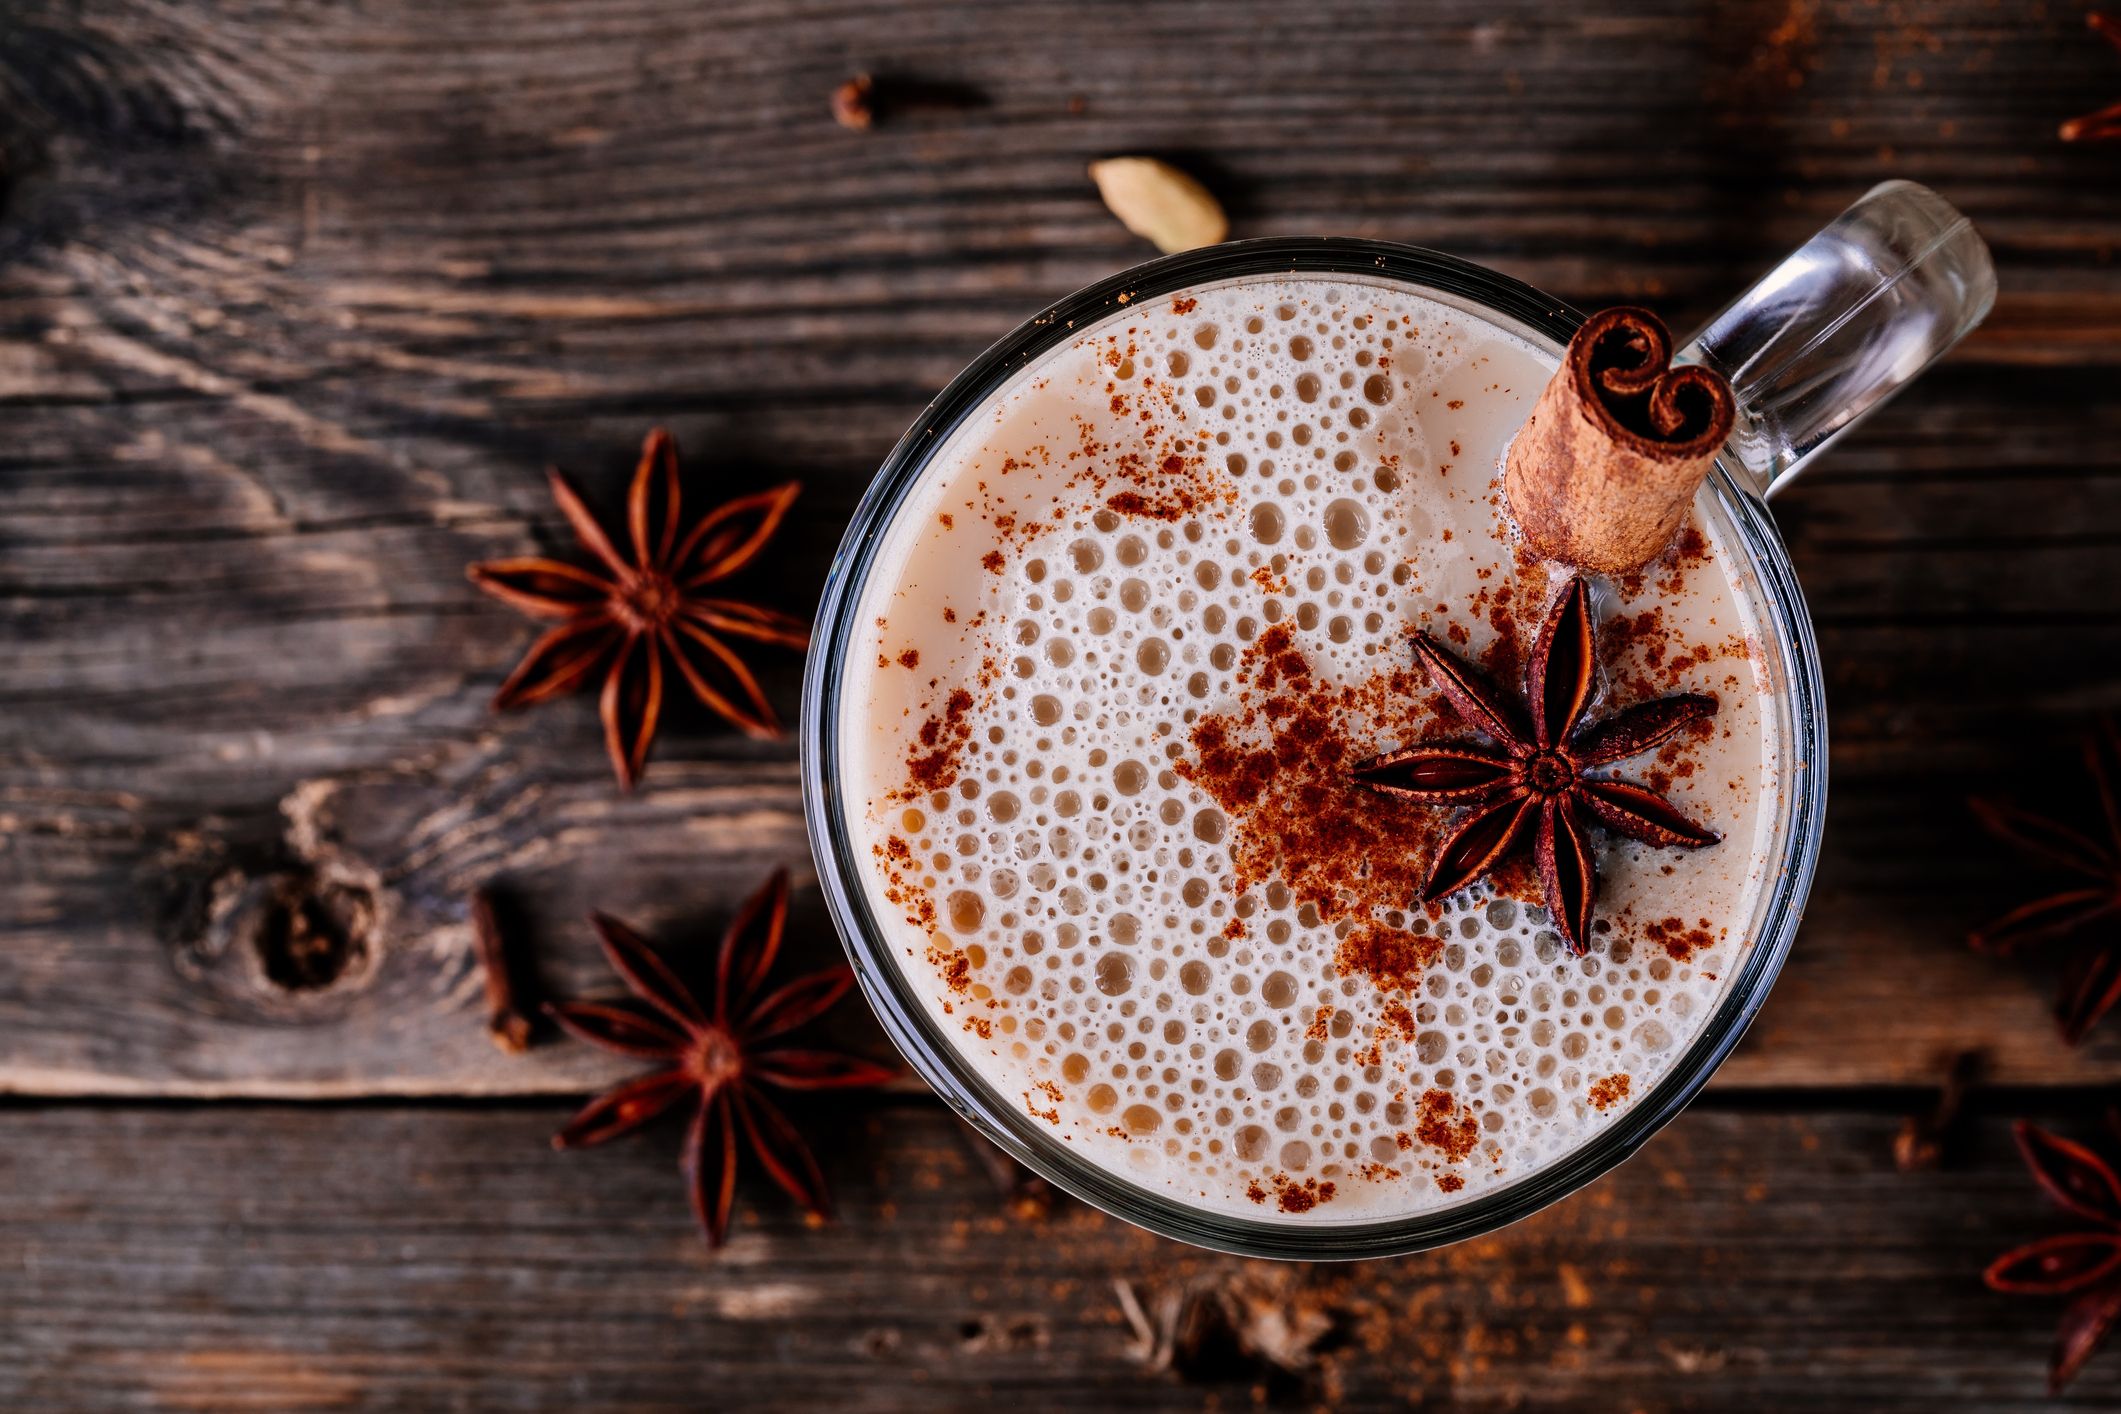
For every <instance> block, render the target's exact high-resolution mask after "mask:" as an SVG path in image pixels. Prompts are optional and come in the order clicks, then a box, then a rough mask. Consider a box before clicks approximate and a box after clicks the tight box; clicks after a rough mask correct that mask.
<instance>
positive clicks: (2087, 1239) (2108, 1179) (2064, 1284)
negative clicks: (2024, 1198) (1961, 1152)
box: [1981, 1115, 2121, 1394]
mask: <svg viewBox="0 0 2121 1414" xmlns="http://www.w3.org/2000/svg"><path fill="white" fill-rule="evenodd" d="M2108 1120H2109V1122H2110V1123H2111V1121H2112V1116H2111V1115H2109V1116H2108ZM2014 1132H2015V1133H2016V1135H2017V1138H2018V1152H2019V1153H2021V1154H2023V1155H2024V1156H2025V1166H2026V1167H2027V1168H2028V1169H2030V1170H2032V1175H2033V1179H2034V1181H2035V1182H2037V1183H2038V1184H2039V1185H2040V1187H2041V1188H2043V1189H2045V1190H2046V1191H2047V1196H2048V1197H2050V1198H2052V1199H2054V1200H2055V1201H2056V1202H2057V1203H2059V1204H2061V1205H2062V1207H2063V1209H2064V1210H2065V1211H2067V1212H2068V1213H2069V1214H2070V1215H2071V1216H2073V1217H2076V1218H2080V1219H2082V1220H2083V1221H2084V1222H2085V1223H2087V1224H2089V1226H2088V1227H2084V1228H2081V1229H2079V1230H2078V1231H2076V1232H2067V1233H2063V1234H2062V1235H2060V1236H2059V1237H2044V1238H2042V1239H2040V1240H2039V1241H2038V1242H2029V1243H2027V1244H2026V1245H2025V1246H2023V1247H2014V1248H2012V1249H2011V1250H2010V1251H2008V1252H2006V1253H2004V1254H2003V1255H2002V1256H2001V1257H1998V1258H1997V1259H1996V1260H1995V1261H1993V1262H1991V1263H1990V1264H1989V1267H1988V1270H1987V1271H1985V1272H1983V1273H1982V1274H1981V1277H1982V1280H1983V1281H1986V1282H1987V1283H1988V1285H1989V1288H1990V1290H1992V1291H2003V1292H2009V1293H2011V1294H2013V1295H2020V1294H2024V1295H2034V1296H2060V1295H2065V1294H2068V1293H2070V1292H2081V1293H2082V1295H2080V1296H2078V1297H2077V1299H2076V1300H2075V1301H2073V1302H2071V1303H2070V1305H2069V1307H2068V1309H2066V1310H2065V1311H2063V1313H2062V1328H2061V1330H2060V1332H2059V1333H2058V1335H2057V1338H2056V1341H2055V1352H2054V1355H2053V1356H2052V1357H2051V1358H2050V1359H2049V1361H2048V1367H2047V1387H2048V1390H2049V1391H2050V1392H2051V1393H2057V1394H2059V1393H2060V1392H2061V1391H2062V1388H2063V1387H2064V1386H2065V1385H2067V1384H2068V1383H2069V1382H2070V1381H2071V1380H2073V1379H2075V1378H2076V1376H2077V1372H2078V1371H2079V1370H2081V1369H2083V1368H2084V1362H2085V1361H2087V1360H2089V1359H2091V1357H2092V1356H2093V1355H2094V1354H2095V1353H2097V1351H2098V1349H2099V1347H2100V1345H2101V1344H2102V1343H2104V1341H2105V1340H2106V1338H2107V1336H2108V1335H2109V1334H2111V1333H2112V1331H2113V1329H2114V1323H2115V1321H2116V1320H2117V1319H2121V1179H2117V1178H2116V1177H2115V1176H2114V1171H2113V1169H2112V1168H2110V1167H2109V1166H2108V1165H2107V1163H2106V1161H2105V1160H2103V1159H2101V1158H2100V1157H2099V1156H2098V1155H2097V1154H2094V1153H2093V1152H2092V1151H2091V1150H2089V1149H2087V1148H2085V1147H2084V1146H2083V1145H2082V1144H2073V1143H2071V1142H2070V1141H2069V1140H2067V1139H2062V1138H2059V1137H2057V1136H2056V1135H2053V1134H2050V1133H2048V1132H2047V1131H2046V1130H2044V1129H2040V1128H2037V1127H2036V1126H2034V1125H2030V1124H2027V1123H2025V1122H2024V1121H2023V1120H2020V1121H2019V1122H2018V1124H2017V1125H2016V1126H2014Z"/></svg>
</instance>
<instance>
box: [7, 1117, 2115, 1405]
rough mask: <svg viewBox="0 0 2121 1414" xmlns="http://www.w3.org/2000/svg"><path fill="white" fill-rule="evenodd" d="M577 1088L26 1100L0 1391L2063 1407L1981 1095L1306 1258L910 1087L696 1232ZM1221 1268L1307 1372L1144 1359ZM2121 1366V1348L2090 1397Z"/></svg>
mask: <svg viewBox="0 0 2121 1414" xmlns="http://www.w3.org/2000/svg"><path fill="white" fill-rule="evenodd" d="M563 1113H564V1111H563V1110H561V1109H558V1108H551V1107H545V1106H529V1107H508V1108H501V1109H493V1110H479V1109H441V1110H401V1109H378V1108H374V1107H366V1106H361V1107H349V1108H322V1109H319V1108H313V1107H307V1108H299V1109H297V1108H275V1107H265V1108H260V1107H252V1106H209V1107H180V1108H175V1109H158V1108H144V1109H143V1108H131V1107H125V1106H110V1107H99V1108H87V1109H83V1108H62V1109H46V1108H41V1107H24V1108H17V1109H15V1110H14V1111H12V1112H11V1113H9V1114H8V1115H7V1117H6V1121H5V1122H6V1126H7V1130H8V1134H9V1142H8V1144H7V1145H6V1146H5V1147H4V1148H0V1184H4V1186H5V1189H6V1191H7V1192H8V1193H9V1194H10V1201H9V1203H8V1204H7V1206H6V1209H5V1211H4V1212H0V1251H4V1252H6V1253H8V1254H9V1260H8V1268H9V1270H8V1275H7V1280H6V1281H5V1282H4V1283H0V1331H5V1332H6V1333H7V1339H6V1340H4V1341H0V1402H4V1403H5V1404H6V1405H7V1407H8V1408H10V1409H23V1410H27V1409H47V1408H49V1409H60V1408H64V1409H77V1408H84V1407H93V1408H98V1409H121V1408H150V1407H152V1408H212V1409H232V1408H273V1409H305V1408H312V1407H326V1408H332V1409H349V1410H359V1409H398V1408H408V1407H418V1408H443V1407H449V1408H456V1407H467V1408H468V1407H477V1408H480V1409H542V1408H561V1407H565V1408H582V1407H595V1408H627V1409H663V1408H668V1409H680V1408H686V1409H690V1408H698V1407H701V1406H702V1405H710V1406H712V1407H717V1408H739V1407H746V1408H748V1407H761V1406H767V1407H775V1408H811V1409H815V1408H828V1407H829V1408H846V1409H878V1410H882V1409H893V1408H903V1407H905V1404H906V1401H907V1400H908V1399H917V1400H918V1402H919V1403H920V1404H921V1405H922V1406H923V1407H926V1408H969V1407H987V1408H991V1407H993V1403H994V1401H996V1400H998V1399H1013V1400H1028V1401H1031V1402H1032V1403H1033V1404H1034V1405H1035V1406H1036V1407H1038V1408H1042V1409H1044V1408H1083V1409H1092V1408H1097V1409H1104V1408H1117V1407H1124V1408H1148V1407H1156V1406H1164V1405H1173V1404H1181V1403H1182V1404H1198V1403H1199V1402H1200V1401H1201V1400H1203V1399H1206V1398H1210V1397H1214V1398H1218V1399H1220V1400H1221V1401H1222V1402H1223V1403H1224V1404H1226V1405H1239V1406H1242V1405H1244V1404H1246V1403H1248V1402H1250V1400H1251V1398H1252V1397H1253V1396H1252V1386H1253V1385H1254V1384H1261V1385H1265V1386H1266V1387H1267V1391H1268V1392H1269V1393H1270V1394H1271V1395H1273V1396H1274V1397H1275V1399H1276V1402H1280V1401H1281V1400H1283V1399H1288V1400H1290V1401H1293V1402H1297V1403H1310V1404H1315V1403H1317V1402H1319V1401H1322V1400H1325V1399H1329V1398H1337V1399H1338V1400H1339V1402H1340V1404H1341V1406H1342V1407H1348V1408H1377V1407H1383V1406H1389V1405H1400V1404H1403V1403H1409V1402H1414V1401H1432V1402H1434V1404H1436V1405H1437V1406H1439V1407H1441V1406H1444V1405H1448V1406H1449V1407H1451V1408H1454V1409H1456V1408H1462V1409H1476V1410H1502V1409H1516V1408H1522V1407H1526V1406H1533V1407H1538V1408H1552V1409H1567V1410H1576V1409H1584V1410H1589V1409H1608V1408H1611V1407H1613V1403H1612V1401H1613V1398H1614V1395H1615V1393H1616V1392H1624V1394H1625V1398H1626V1400H1627V1401H1628V1403H1627V1407H1629V1408H1635V1409H1641V1410H1645V1411H1677V1410H1691V1409H1703V1410H1709V1409H1730V1408H1795V1407H1799V1406H1800V1405H1802V1407H1805V1408H1811V1409H1821V1410H1839V1409H1856V1408H1863V1409H1905V1410H1922V1411H1929V1410H1934V1409H1939V1408H1972V1407H1979V1408H1981V1409H1985V1410H2026V1411H2033V1410H2040V1409H2045V1408H2047V1407H2049V1406H2048V1405H2047V1404H2046V1403H2045V1401H2044V1397H2043V1394H2042V1388H2041V1385H2042V1367H2043V1364H2044V1361H2045V1359H2046V1354H2047V1349H2048V1346H2049V1343H2050V1338H2051V1334H2052V1329H2053V1321H2054V1318H2055V1316H2056V1314H2057V1308H2058V1307H2059V1305H2060V1302H2058V1301H2053V1300H2036V1299H2028V1298H2017V1299H2009V1298H2004V1297H2000V1296H1996V1295H1994V1294H1992V1293H1990V1292H1988V1291H1986V1290H1985V1289H1984V1288H1983V1287H1982V1285H1981V1283H1980V1279H1979V1272H1980V1269H1981V1268H1982V1266H1983V1265H1985V1264H1986V1262H1987V1261H1988V1260H1989V1259H1990V1258H1991V1257H1993V1256H1994V1255H1996V1253H1997V1252H1999V1251H2000V1250H2002V1249H2003V1248H2005V1247H2008V1246H2010V1245H2013V1244H2015V1243H2017V1242H2020V1241H2025V1240H2030V1239H2031V1238H2032V1237H2034V1236H2038V1235H2040V1234H2043V1233H2047V1232H2050V1231H2056V1230H2059V1229H2060V1227H2061V1225H2062V1221H2061V1219H2060V1218H2059V1217H2058V1215H2057V1213H2056V1212H2055V1210H2054V1209H2053V1207H2052V1205H2051V1204H2049V1203H2048V1202H2046V1200H2044V1199H2043V1198H2042V1197H2041V1196H2040V1195H2039V1194H2038V1193H2037V1192H2036V1190H2035V1189H2034V1188H2033V1186H2032V1185H2031V1183H2030V1182H2029V1181H2028V1180H2027V1179H2026V1178H2025V1176H2024V1174H2023V1171H2022V1170H2021V1169H2020V1167H2019V1165H2018V1163H2017V1160H2016V1158H2015V1156H2014V1155H2013V1154H2012V1153H2011V1152H2010V1146H2009V1143H2008V1140H2007V1138H2006V1136H2005V1135H2004V1133H2003V1132H2002V1126H2001V1125H2000V1123H1997V1122H1995V1121H1984V1122H1981V1123H1979V1124H1978V1125H1975V1126H1973V1127H1972V1128H1973V1129H1974V1130H1975V1132H1974V1133H1973V1134H1972V1135H1970V1136H1969V1138H1970V1141H1971V1142H1970V1143H1969V1144H1968V1146H1967V1148H1968V1150H1969V1152H1968V1155H1967V1157H1966V1159H1965V1160H1964V1162H1963V1166H1955V1167H1952V1168H1948V1169H1947V1170H1945V1171H1942V1172H1937V1173H1930V1174H1923V1175H1917V1176H1903V1175H1900V1174H1898V1173H1896V1172H1894V1170H1893V1167H1892V1161H1891V1158H1890V1153H1889V1151H1890V1141H1891V1136H1892V1133H1893V1131H1894V1128H1895V1126H1896V1123H1897V1121H1896V1119H1895V1118H1894V1117H1893V1116H1891V1115H1889V1114H1868V1113H1842V1114H1824V1115H1805V1114H1792V1113H1785V1112H1781V1111H1774V1110H1767V1111H1757V1112H1756V1111H1750V1110H1744V1111H1735V1112H1734V1111H1713V1110H1709V1109H1697V1110H1695V1111H1694V1112H1692V1113H1690V1114H1689V1115H1687V1116H1685V1117H1684V1118H1682V1119H1681V1120H1680V1121H1679V1122H1678V1123H1677V1124H1675V1125H1674V1126H1673V1127H1672V1128H1671V1129H1670V1130H1669V1131H1667V1132H1666V1133H1665V1134H1664V1135H1662V1136H1660V1137H1659V1138H1658V1139H1657V1140H1656V1141H1654V1142H1653V1143H1652V1144H1651V1145H1650V1146H1649V1147H1648V1148H1647V1149H1645V1150H1644V1151H1643V1153H1642V1154H1641V1155H1639V1156H1638V1157H1637V1158H1636V1159H1635V1160H1634V1161H1633V1162H1632V1163H1630V1164H1628V1165H1627V1166H1625V1167H1623V1168H1622V1169H1621V1170H1620V1171H1618V1172H1617V1173H1615V1174H1612V1175H1609V1176H1608V1177H1607V1178H1606V1179H1604V1180H1603V1181H1601V1182H1600V1183H1599V1184H1597V1185H1596V1186H1594V1187H1593V1188H1592V1189H1591V1190H1589V1191H1587V1192H1586V1193H1583V1194H1580V1195H1578V1196H1577V1197H1576V1198H1575V1199H1573V1200H1571V1201H1569V1202H1567V1203H1565V1204H1563V1205H1561V1206H1560V1207H1557V1208H1555V1209H1551V1210H1549V1211H1548V1212H1546V1213H1543V1214H1541V1215H1539V1216H1538V1217H1535V1218H1533V1219H1531V1220H1529V1221H1527V1222H1525V1223H1522V1224H1520V1225H1518V1226H1516V1227H1514V1228H1511V1229H1508V1230H1506V1231H1504V1232H1502V1233H1500V1234H1497V1235H1495V1236H1493V1237H1490V1238H1486V1239H1483V1240H1480V1241H1476V1242H1472V1243H1468V1244H1464V1245H1461V1246H1459V1247H1455V1248H1451V1249H1447V1250H1445V1251H1443V1252H1439V1253H1433V1254H1427V1255H1423V1256H1418V1257H1411V1258H1405V1259H1401V1260H1397V1261H1391V1262H1376V1263H1366V1264H1358V1265H1353V1266H1341V1267H1320V1268H1314V1269H1303V1268H1292V1267H1279V1268H1276V1267H1272V1266H1270V1265H1269V1264H1246V1263H1240V1262H1237V1261H1234V1260H1231V1259H1224V1258H1219V1257H1214V1256H1210V1255H1208V1254H1205V1253H1200V1252H1196V1251H1193V1250H1191V1249H1187V1248H1182V1247H1179V1246H1177V1245H1176V1244H1173V1243H1169V1242H1165V1241H1162V1240H1160V1239H1155V1238H1151V1237H1149V1236H1147V1235H1146V1234H1143V1233H1140V1232H1138V1231H1136V1230H1134V1229H1132V1228H1129V1227H1127V1226H1125V1225H1123V1224H1121V1223H1119V1222H1117V1221H1115V1220H1112V1219H1109V1218H1106V1217H1104V1216H1102V1215H1100V1214H1097V1213H1095V1212H1092V1211H1090V1210H1088V1209H1085V1208H1083V1207H1081V1206H1079V1205H1075V1204H1072V1203H1068V1202H1065V1201H1064V1202H1062V1203H1060V1204H1059V1205H1058V1206H1057V1208H1056V1209H1055V1211H1054V1212H1053V1214H1052V1215H1051V1216H1050V1217H1048V1218H1046V1219H1045V1220H1043V1221H1030V1222H1027V1221H1024V1220H1022V1219H1020V1218H1017V1217H1011V1216H1008V1215H1005V1214H1004V1213H1003V1211H1002V1210H1001V1207H1000V1205H999V1203H998V1201H997V1198H996V1194H995V1190H994V1188H993V1187H992V1186H991V1184H990V1182H989V1179H988V1177H987V1175H986V1174H985V1173H984V1172H983V1171H982V1170H981V1169H980V1167H979V1166H978V1164H977V1162H976V1160H975V1158H974V1157H973V1155H972V1153H971V1152H970V1150H969V1149H967V1148H966V1147H965V1146H964V1144H963V1143H962V1142H961V1140H960V1138H959V1136H958V1135H957V1134H955V1133H953V1130H954V1129H955V1127H956V1121H954V1120H951V1119H949V1118H947V1117H946V1116H945V1114H944V1113H943V1111H942V1110H941V1108H940V1107H939V1106H934V1105H931V1104H927V1103H920V1102H907V1103H896V1104H892V1103H886V1104H883V1105H881V1106H872V1107H868V1108H862V1109H856V1110H848V1111H844V1112H842V1115H841V1118H840V1119H839V1120H833V1119H830V1118H827V1117H826V1116H824V1115H822V1114H820V1115H817V1116H814V1117H813V1119H812V1121H811V1127H812V1129H813V1132H816V1133H818V1134H821V1135H822V1134H826V1133H828V1132H829V1133H835V1134H837V1135H839V1136H840V1138H839V1140H838V1141H837V1143H836V1145H835V1147H834V1148H832V1149H830V1150H828V1152H827V1153H826V1156H825V1158H826V1167H827V1169H828V1172H829V1174H830V1177H831V1180H832V1182H833V1183H834V1185H835V1187H836V1191H837V1195H838V1198H839V1202H840V1208H841V1213H842V1222H841V1223H840V1225H838V1226H835V1227H832V1228H828V1229H824V1230H819V1231H808V1230H805V1228H804V1225H803V1224H802V1222H801V1221H800V1220H799V1219H798V1217H797V1216H796V1215H795V1214H793V1213H792V1212H791V1211H790V1210H789V1209H788V1208H787V1207H786V1205H785V1204H784V1203H782V1202H781V1201H779V1199H778V1198H777V1197H770V1196H769V1197H760V1194H759V1185H758V1184H757V1183H755V1182H752V1183H747V1186H746V1189H745V1197H744V1199H743V1200H741V1201H740V1203H739V1218H738V1222H737V1225H736V1229H735V1233H734V1235H733V1237H732V1239H731V1242H730V1244H729V1246H728V1247H727V1248H726V1249H725V1250H724V1251H723V1253H722V1254H721V1255H720V1256H719V1257H710V1256H709V1255H708V1254H707V1253H706V1251H705V1250H704V1249H703V1247H702V1246H701V1244H700V1242H699V1240H698V1238H697V1237H696V1235H695V1234H694V1232H693V1231H692V1228H691V1225H690V1219H689V1216H688V1215H687V1213H686V1210H685V1205H684V1201H683V1198H682V1196H681V1194H680V1191H679V1185H678V1182H677V1175H676V1172H675V1167H676V1166H675V1148H676V1141H675V1139H674V1138H673V1137H672V1136H670V1135H668V1134H663V1135H660V1136H657V1137H650V1138H646V1139H643V1140H640V1141H634V1142H629V1143H625V1144H621V1145H620V1146H618V1147H616V1148H614V1149H612V1150H609V1151H607V1152H603V1153H597V1154H584V1155H560V1154H554V1153H552V1152H550V1151H549V1150H547V1149H545V1148H544V1143H543V1141H544V1137H545V1135H546V1134H547V1132H548V1131H550V1130H551V1129H552V1128H553V1127H554V1126H555V1125H556V1124H557V1123H558V1122H559V1120H560V1118H561V1116H562V1115H563ZM2087 1132H2088V1131H2087ZM145 1155H152V1156H153V1161H152V1162H151V1163H149V1162H143V1161H142V1160H143V1156H145ZM754 1199H756V1200H757V1201H756V1202H754ZM1233 1277H1234V1278H1237V1279H1240V1280H1245V1281H1249V1282H1251V1283H1253V1284H1255V1289H1256V1290H1258V1291H1260V1292H1262V1293H1264V1294H1265V1297H1266V1299H1267V1300H1268V1301H1269V1303H1270V1305H1272V1306H1274V1307H1277V1308H1280V1309H1287V1310H1292V1311H1315V1312H1320V1313H1323V1315H1324V1316H1325V1317H1326V1318H1327V1319H1329V1320H1330V1321H1331V1322H1332V1324H1333V1333H1332V1335H1331V1336H1330V1338H1328V1339H1326V1340H1325V1341H1323V1342H1322V1345H1323V1346H1324V1348H1325V1353H1324V1354H1323V1355H1322V1357H1321V1359H1320V1364H1319V1367H1318V1369H1317V1370H1316V1371H1314V1372H1312V1373H1311V1374H1309V1375H1308V1376H1306V1377H1304V1378H1302V1379H1284V1378H1279V1377H1277V1378H1276V1379H1274V1380H1273V1381H1271V1382H1269V1381H1267V1380H1265V1379H1263V1378H1261V1376H1260V1373H1259V1372H1258V1371H1256V1370H1248V1369H1246V1368H1245V1367H1243V1366H1242V1365H1235V1366H1231V1365H1223V1366H1217V1367H1215V1369H1216V1370H1217V1371H1218V1372H1220V1374H1221V1376H1222V1377H1221V1378H1210V1377H1209V1376H1208V1375H1200V1376H1196V1378H1195V1379H1194V1380H1193V1381H1190V1382H1188V1381H1181V1380H1180V1378H1179V1377H1177V1376H1175V1375H1172V1374H1169V1373H1156V1372H1148V1371H1144V1370H1142V1369H1141V1368H1139V1367H1138V1366H1137V1365H1136V1364H1135V1363H1134V1362H1133V1361H1132V1360H1131V1359H1130V1357H1129V1355H1128V1354H1127V1351H1128V1347H1129V1343H1130V1340H1131V1337H1130V1334H1129V1331H1128V1328H1127V1325H1126V1323H1125V1320H1124V1318H1123V1316H1122V1313H1121V1309H1120V1306H1119V1304H1118V1300H1117V1298H1116V1296H1115V1292H1114V1287H1113V1283H1114V1282H1115V1281H1125V1282H1128V1283H1131V1284H1132V1285H1133V1286H1134V1287H1135V1289H1136V1290H1137V1292H1138V1293H1139V1295H1140V1296H1141V1298H1142V1300H1143V1301H1144V1302H1145V1303H1146V1304H1149V1305H1151V1306H1152V1307H1153V1306H1154V1304H1155V1300H1156V1297H1157V1295H1158V1293H1160V1292H1162V1291H1164V1290H1168V1289H1171V1288H1172V1287H1174V1286H1175V1285H1176V1284H1178V1283H1182V1282H1186V1281H1190V1280H1197V1279H1207V1280H1225V1281H1227V1280H1230V1279H1232V1278H1233ZM915 1391H918V1394H915ZM2117 1402H2121V1357H2114V1356H2109V1357H2108V1358H2106V1359H2105V1360H2103V1361H2100V1362H2096V1363H2094V1364H2093V1365H2092V1366H2091V1367H2090V1369H2089V1370H2088V1371H2087V1372H2086V1374H2085V1375H2084V1377H2083V1379H2082V1381H2081V1383H2080V1385H2079V1387H2078V1392H2077V1395H2076V1396H2075V1399H2074V1400H2073V1405H2074V1404H2077V1403H2082V1404H2086V1405H2096V1406H2099V1407H2114V1405H2115V1404H2116V1403H2117Z"/></svg>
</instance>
